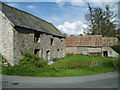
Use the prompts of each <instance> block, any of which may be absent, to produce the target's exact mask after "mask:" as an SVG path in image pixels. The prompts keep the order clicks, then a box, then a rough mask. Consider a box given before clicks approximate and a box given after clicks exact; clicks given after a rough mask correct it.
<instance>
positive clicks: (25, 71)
mask: <svg viewBox="0 0 120 90" xmlns="http://www.w3.org/2000/svg"><path fill="white" fill-rule="evenodd" d="M28 56H29V55H28ZM28 56H27V58H26V57H24V58H23V59H22V60H23V61H22V65H21V64H20V65H16V66H14V67H12V66H8V67H5V66H3V68H2V71H3V72H2V73H3V74H7V75H18V76H35V77H36V76H37V77H39V76H40V77H64V76H84V75H93V74H99V73H105V72H111V71H114V70H118V69H119V68H120V67H119V66H120V65H119V62H118V59H115V58H107V57H93V56H86V55H71V56H66V57H65V58H62V59H54V61H55V63H54V64H52V65H47V64H44V66H42V67H36V66H35V65H36V63H34V64H33V62H32V63H31V61H33V60H31V61H29V58H28ZM29 57H30V58H31V56H29ZM35 58H36V57H34V58H33V59H34V60H35ZM37 59H38V60H39V58H37ZM24 60H26V61H28V62H27V63H26V62H24ZM40 63H41V62H40ZM42 63H43V62H42ZM38 66H39V64H38Z"/></svg>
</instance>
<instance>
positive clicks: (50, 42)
mask: <svg viewBox="0 0 120 90" xmlns="http://www.w3.org/2000/svg"><path fill="white" fill-rule="evenodd" d="M0 4H1V5H0V6H1V8H0V9H1V10H0V19H1V21H0V25H1V26H0V53H1V54H2V55H4V57H5V58H6V59H7V60H8V62H9V63H10V64H11V65H15V64H17V63H18V62H19V60H20V58H22V57H23V55H22V53H21V50H30V51H32V52H33V54H38V55H39V56H40V57H43V58H44V59H47V60H48V61H50V60H52V59H53V58H62V57H64V56H65V37H64V36H63V34H62V33H61V32H60V31H58V29H57V28H56V27H55V26H54V25H53V24H52V23H49V22H47V21H45V20H43V19H40V18H38V17H36V16H34V15H31V14H29V13H27V12H24V11H21V10H18V9H16V8H13V7H10V6H8V5H6V4H4V3H0Z"/></svg>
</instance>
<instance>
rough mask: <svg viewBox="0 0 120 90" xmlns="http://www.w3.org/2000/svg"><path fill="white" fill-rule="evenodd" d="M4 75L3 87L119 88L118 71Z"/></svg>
mask: <svg viewBox="0 0 120 90" xmlns="http://www.w3.org/2000/svg"><path fill="white" fill-rule="evenodd" d="M1 76H2V81H1V83H2V88H118V86H119V85H118V72H117V71H115V72H108V73H103V74H98V75H88V76H77V77H19V76H8V75H1Z"/></svg>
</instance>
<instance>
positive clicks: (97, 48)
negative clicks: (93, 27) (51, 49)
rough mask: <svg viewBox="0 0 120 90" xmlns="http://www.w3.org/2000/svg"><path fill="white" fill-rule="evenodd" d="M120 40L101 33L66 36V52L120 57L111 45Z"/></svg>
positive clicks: (116, 43)
mask: <svg viewBox="0 0 120 90" xmlns="http://www.w3.org/2000/svg"><path fill="white" fill-rule="evenodd" d="M118 44H119V40H118V39H117V38H113V37H102V36H101V35H89V36H79V37H74V36H73V37H67V38H66V54H84V55H90V56H103V57H116V58H118V57H119V54H118V53H117V52H115V51H114V50H113V49H112V48H111V47H110V46H112V45H118Z"/></svg>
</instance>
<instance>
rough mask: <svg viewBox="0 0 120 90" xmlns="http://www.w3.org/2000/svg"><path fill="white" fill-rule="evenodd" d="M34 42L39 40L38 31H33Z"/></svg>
mask: <svg viewBox="0 0 120 90" xmlns="http://www.w3.org/2000/svg"><path fill="white" fill-rule="evenodd" d="M34 42H40V32H38V31H35V33H34Z"/></svg>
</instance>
